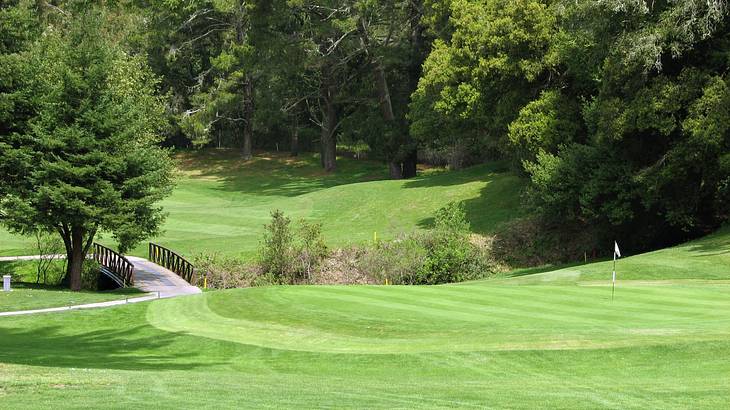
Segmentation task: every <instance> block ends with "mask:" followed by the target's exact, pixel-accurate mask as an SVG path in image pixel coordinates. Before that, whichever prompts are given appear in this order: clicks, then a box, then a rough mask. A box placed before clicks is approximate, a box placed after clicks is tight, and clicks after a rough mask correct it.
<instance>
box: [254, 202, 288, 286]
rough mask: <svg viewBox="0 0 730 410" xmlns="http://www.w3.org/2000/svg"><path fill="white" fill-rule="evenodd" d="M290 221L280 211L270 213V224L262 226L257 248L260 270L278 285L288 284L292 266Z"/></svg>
mask: <svg viewBox="0 0 730 410" xmlns="http://www.w3.org/2000/svg"><path fill="white" fill-rule="evenodd" d="M290 225H291V220H290V219H289V218H288V217H286V216H285V215H284V213H283V212H281V211H280V210H278V209H277V210H274V211H272V212H271V223H269V224H267V225H264V237H263V239H262V242H261V246H260V248H259V262H260V264H261V268H262V270H263V271H264V272H265V273H267V274H269V275H271V276H272V277H273V278H274V279H275V280H276V281H277V282H279V283H287V282H289V279H290V278H289V276H290V274H291V272H292V268H293V266H294V257H293V242H294V236H293V234H292V231H291V226H290Z"/></svg>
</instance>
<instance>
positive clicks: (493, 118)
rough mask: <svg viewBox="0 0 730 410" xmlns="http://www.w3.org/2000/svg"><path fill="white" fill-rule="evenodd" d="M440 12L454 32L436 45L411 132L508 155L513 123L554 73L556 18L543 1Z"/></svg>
mask: <svg viewBox="0 0 730 410" xmlns="http://www.w3.org/2000/svg"><path fill="white" fill-rule="evenodd" d="M441 7H448V8H449V12H448V16H449V25H450V26H451V27H453V32H452V33H449V35H448V36H446V37H442V38H438V39H436V41H434V43H433V49H432V51H431V54H430V55H429V56H428V58H427V59H426V61H425V63H424V65H423V75H422V76H421V78H420V80H419V83H418V88H417V90H416V91H415V93H414V94H413V102H412V103H411V119H412V121H413V122H412V125H411V132H412V133H413V135H414V136H416V137H417V138H419V139H420V140H421V141H424V142H427V143H429V144H437V145H448V144H453V143H454V141H456V140H467V141H470V143H471V144H474V143H475V141H479V140H482V141H487V142H488V143H489V144H490V145H491V147H492V150H493V151H496V150H503V148H502V147H500V146H499V144H500V143H501V142H502V141H503V138H504V135H505V133H506V131H507V126H508V124H509V123H510V122H511V121H512V120H513V119H514V117H515V114H516V113H517V112H518V111H519V109H520V108H521V107H522V106H523V105H524V104H525V103H527V102H529V100H530V98H531V96H532V95H534V93H535V91H534V90H535V89H536V87H537V83H538V81H539V80H541V79H542V78H543V77H544V76H545V75H546V73H547V72H548V70H550V69H551V60H550V59H549V58H547V55H548V52H549V48H550V41H551V39H552V36H553V35H554V33H555V15H554V13H553V12H552V11H551V9H550V7H549V2H545V1H540V0H520V1H504V0H489V1H479V2H470V1H450V2H444V5H442V6H441ZM443 11H444V9H443V8H441V9H440V12H441V13H443ZM442 15H443V14H442ZM438 20H443V17H439V18H438ZM485 22H489V24H485ZM477 145H478V144H477Z"/></svg>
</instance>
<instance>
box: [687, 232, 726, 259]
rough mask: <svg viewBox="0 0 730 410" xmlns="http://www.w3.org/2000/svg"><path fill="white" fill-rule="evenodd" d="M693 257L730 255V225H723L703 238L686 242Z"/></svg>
mask: <svg viewBox="0 0 730 410" xmlns="http://www.w3.org/2000/svg"><path fill="white" fill-rule="evenodd" d="M688 251H689V252H690V253H693V254H695V255H692V256H693V257H695V258H703V257H708V256H720V255H730V226H724V227H722V228H720V229H718V230H717V231H716V232H715V233H712V234H710V235H708V236H705V237H704V238H701V239H699V240H697V241H695V242H691V243H689V244H688Z"/></svg>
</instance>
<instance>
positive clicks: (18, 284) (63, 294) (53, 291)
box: [0, 261, 140, 312]
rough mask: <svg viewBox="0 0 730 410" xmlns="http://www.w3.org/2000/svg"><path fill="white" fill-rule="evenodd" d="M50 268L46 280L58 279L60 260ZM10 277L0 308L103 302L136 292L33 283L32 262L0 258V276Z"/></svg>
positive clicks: (122, 297)
mask: <svg viewBox="0 0 730 410" xmlns="http://www.w3.org/2000/svg"><path fill="white" fill-rule="evenodd" d="M55 265H56V266H54V267H52V268H51V270H50V276H49V278H48V279H49V281H51V282H52V281H56V280H60V277H59V275H60V274H59V273H57V272H58V271H59V269H62V265H63V263H62V262H58V263H56V264H55ZM2 275H10V276H11V277H12V289H13V290H12V292H0V312H10V311H15V310H27V309H41V308H49V307H58V306H72V305H82V304H85V303H95V302H106V301H109V300H118V299H124V298H126V297H129V296H139V293H140V292H139V291H138V290H136V289H118V290H115V291H111V292H71V291H69V290H66V289H61V288H59V287H57V286H44V285H35V284H33V283H35V279H36V262H34V261H20V262H0V276H2Z"/></svg>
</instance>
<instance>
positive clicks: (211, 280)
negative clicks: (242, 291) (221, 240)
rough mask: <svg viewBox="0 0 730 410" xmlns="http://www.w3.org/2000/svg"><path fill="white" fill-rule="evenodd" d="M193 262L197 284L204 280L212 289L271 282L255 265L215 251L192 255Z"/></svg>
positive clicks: (201, 284)
mask: <svg viewBox="0 0 730 410" xmlns="http://www.w3.org/2000/svg"><path fill="white" fill-rule="evenodd" d="M193 264H194V265H195V267H196V270H197V271H198V273H199V274H200V275H199V277H200V279H199V283H198V286H203V282H204V281H205V282H207V286H208V287H209V288H213V289H231V288H247V287H251V286H258V285H268V284H270V283H271V282H270V281H269V280H268V276H266V275H262V274H261V272H260V271H259V270H258V269H257V268H256V266H253V265H251V264H247V263H245V262H243V261H241V260H240V259H236V258H228V257H224V256H221V255H220V254H217V253H200V254H197V255H194V256H193ZM205 278H207V280H206V279H205Z"/></svg>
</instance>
